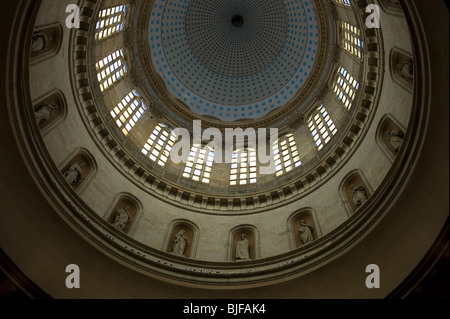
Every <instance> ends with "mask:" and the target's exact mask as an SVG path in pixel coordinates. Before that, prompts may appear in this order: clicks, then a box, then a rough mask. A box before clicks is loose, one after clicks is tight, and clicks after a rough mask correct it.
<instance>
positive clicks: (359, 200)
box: [352, 185, 367, 208]
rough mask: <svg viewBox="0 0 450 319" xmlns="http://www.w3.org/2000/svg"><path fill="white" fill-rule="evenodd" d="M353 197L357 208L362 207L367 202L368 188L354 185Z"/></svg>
mask: <svg viewBox="0 0 450 319" xmlns="http://www.w3.org/2000/svg"><path fill="white" fill-rule="evenodd" d="M352 190H353V194H352V198H353V202H354V203H355V205H356V208H359V207H361V206H362V205H363V204H364V203H365V202H367V193H366V189H365V188H364V187H363V186H355V185H352Z"/></svg>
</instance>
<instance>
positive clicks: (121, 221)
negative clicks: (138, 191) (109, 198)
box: [113, 206, 131, 231]
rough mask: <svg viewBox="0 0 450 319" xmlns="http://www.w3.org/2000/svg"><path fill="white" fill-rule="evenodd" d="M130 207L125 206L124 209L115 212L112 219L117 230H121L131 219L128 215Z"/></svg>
mask: <svg viewBox="0 0 450 319" xmlns="http://www.w3.org/2000/svg"><path fill="white" fill-rule="evenodd" d="M129 211H130V207H128V206H126V207H125V208H124V209H119V210H118V211H117V213H116V217H115V219H114V223H113V225H114V227H115V228H116V229H118V230H121V231H123V230H124V229H125V227H126V226H127V225H128V222H129V221H130V219H131V216H130V213H129Z"/></svg>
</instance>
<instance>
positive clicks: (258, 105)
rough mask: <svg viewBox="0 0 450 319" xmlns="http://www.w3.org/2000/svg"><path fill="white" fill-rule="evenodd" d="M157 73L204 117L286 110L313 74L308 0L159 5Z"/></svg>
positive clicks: (314, 33) (314, 28)
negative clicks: (285, 106)
mask: <svg viewBox="0 0 450 319" xmlns="http://www.w3.org/2000/svg"><path fill="white" fill-rule="evenodd" d="M149 36H150V45H151V50H152V59H153V64H154V66H155V69H156V70H157V72H158V73H159V75H160V76H161V77H162V78H163V79H164V82H165V85H166V86H167V89H168V91H169V92H170V93H171V94H172V95H173V96H174V97H175V98H177V99H179V100H181V101H183V102H184V103H185V104H187V105H188V106H189V108H190V109H191V110H192V111H193V112H195V113H197V114H199V115H209V116H212V117H215V118H217V119H219V120H221V121H235V120H240V119H256V118H261V117H263V116H265V115H267V114H268V113H269V112H271V111H273V110H274V109H276V108H279V107H282V106H283V105H285V104H286V103H287V102H288V101H290V100H291V99H292V97H294V96H295V94H296V93H297V92H298V91H299V90H300V89H301V87H302V85H303V83H304V82H305V80H306V79H307V78H308V76H309V74H310V72H311V71H312V69H313V65H314V62H315V55H316V52H317V45H318V41H319V34H318V25H317V18H316V15H315V10H314V7H313V4H312V2H311V1H281V0H277V1H262V0H261V1H256V0H254V1H218V2H214V3H211V2H205V1H195V0H193V1H187V0H184V1H156V2H155V5H154V9H153V11H152V14H151V19H150V35H149Z"/></svg>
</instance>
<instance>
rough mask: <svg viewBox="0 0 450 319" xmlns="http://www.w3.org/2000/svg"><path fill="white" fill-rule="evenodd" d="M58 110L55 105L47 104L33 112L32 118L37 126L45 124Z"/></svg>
mask: <svg viewBox="0 0 450 319" xmlns="http://www.w3.org/2000/svg"><path fill="white" fill-rule="evenodd" d="M58 109H59V106H58V105H56V104H47V105H44V106H42V107H41V108H40V109H39V110H37V111H36V112H34V116H35V117H36V121H37V122H38V124H39V125H42V124H44V123H45V122H47V121H48V120H49V119H50V118H51V117H52V116H53V114H55V113H56V112H57V111H58Z"/></svg>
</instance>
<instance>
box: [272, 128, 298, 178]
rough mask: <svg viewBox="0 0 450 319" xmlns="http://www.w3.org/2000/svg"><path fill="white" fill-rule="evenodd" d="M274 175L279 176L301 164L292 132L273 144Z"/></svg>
mask: <svg viewBox="0 0 450 319" xmlns="http://www.w3.org/2000/svg"><path fill="white" fill-rule="evenodd" d="M272 150H273V155H274V160H275V172H276V176H281V175H283V174H285V173H288V172H290V171H292V170H293V169H294V168H297V167H299V166H300V165H302V162H301V161H300V156H299V153H298V148H297V144H296V143H295V138H294V135H293V134H287V135H285V136H283V137H281V138H280V139H279V140H278V141H277V142H276V143H275V144H274V145H273V146H272Z"/></svg>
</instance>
